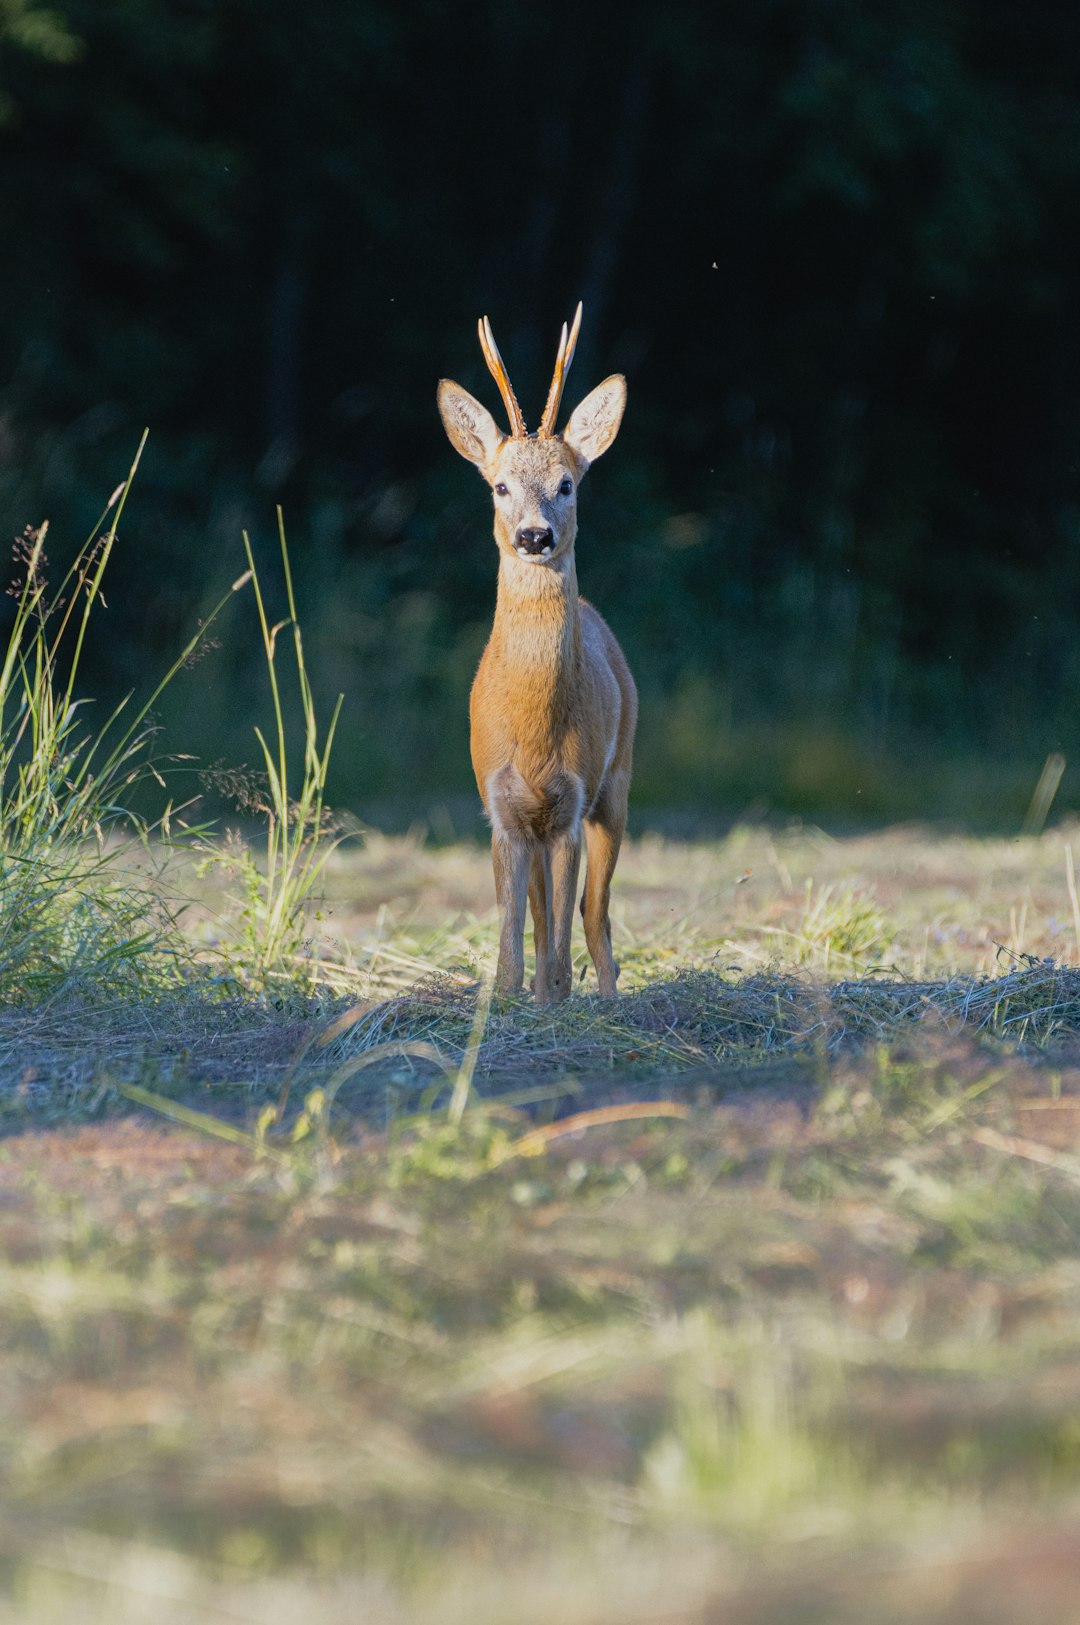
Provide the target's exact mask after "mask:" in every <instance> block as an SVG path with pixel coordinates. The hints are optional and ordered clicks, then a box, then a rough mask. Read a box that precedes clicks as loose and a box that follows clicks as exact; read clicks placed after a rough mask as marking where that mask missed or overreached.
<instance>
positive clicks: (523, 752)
mask: <svg viewBox="0 0 1080 1625" xmlns="http://www.w3.org/2000/svg"><path fill="white" fill-rule="evenodd" d="M580 325H581V306H580V304H579V305H578V308H577V313H576V315H575V317H574V323H573V327H572V328H571V330H570V333H569V335H568V334H567V330H566V326H565V324H564V325H563V330H562V337H561V340H560V342H559V352H558V356H557V358H556V362H555V373H554V376H553V378H552V380H551V388H550V390H549V391H548V398H547V405H546V406H545V407H544V415H543V417H542V419H541V421H540V427H539V428H538V429H537V431H536V433H535V434H534V435H530V434H529V432H528V430H527V429H526V427H525V420H524V418H523V417H522V415H521V408H520V407H519V406H518V403H517V397H516V396H515V394H514V391H513V389H512V387H511V384H510V379H509V377H508V376H507V372H506V368H505V367H504V365H503V362H502V357H501V356H500V355H499V352H498V349H497V348H496V345H495V339H494V337H493V335H492V332H491V325H490V323H489V322H488V319H487V317H486V316H485V317H484V318H483V320H482V321H481V322H480V347H481V349H482V350H483V352H484V359H485V361H486V362H487V364H488V367H489V369H490V371H491V373H492V375H493V377H494V379H495V381H496V383H497V384H498V386H499V393H500V394H501V396H502V398H503V404H504V405H505V407H506V410H507V413H508V415H509V418H510V433H509V435H505V434H503V433H502V432H501V431H500V430H499V429H498V427H497V426H496V424H495V420H494V418H493V417H492V416H491V413H490V412H488V411H487V410H486V408H485V407H483V406H481V404H480V402H479V401H477V400H475V399H474V398H473V396H472V395H470V394H469V393H468V391H467V390H465V389H462V387H461V385H460V384H455V383H453V382H452V381H451V380H450V379H448V378H444V379H443V380H442V381H441V383H440V384H439V412H440V414H441V416H442V421H443V426H444V427H445V429H446V432H447V434H448V435H449V437H450V443H451V445H452V446H453V447H454V448H455V450H456V451H459V452H460V453H461V455H462V456H463V457H466V458H468V460H469V462H470V463H475V465H476V467H477V468H478V469H479V470H480V472H481V474H482V475H483V476H484V478H485V480H486V481H487V483H488V484H489V485H490V486H491V488H492V491H493V493H494V499H495V540H496V542H497V544H498V548H499V585H498V596H497V601H496V606H495V624H494V625H493V627H492V629H491V636H490V638H489V639H488V643H487V647H486V649H485V650H484V653H483V657H482V658H481V661H480V666H479V669H478V670H477V673H476V678H475V681H474V682H473V686H472V694H471V696H470V700H469V716H470V722H471V749H472V762H473V771H474V773H475V774H476V782H477V785H478V786H479V790H480V797H481V800H482V801H483V803H484V810H485V812H486V813H487V816H488V819H489V821H490V823H491V832H492V834H491V856H492V864H493V867H494V870H495V892H496V896H497V898H498V904H499V915H500V930H499V965H498V970H497V973H496V979H495V986H496V989H497V990H498V991H499V992H500V993H516V992H518V991H519V990H520V988H521V985H522V982H523V980H524V974H525V949H524V935H525V899H526V897H528V900H529V904H530V906H531V908H532V918H533V940H534V944H535V948H536V980H535V982H534V989H535V993H536V1002H537V1004H548V1003H552V1002H554V1001H555V1000H558V999H565V998H566V997H567V995H568V994H569V992H570V989H571V984H572V981H573V975H572V968H571V962H570V926H571V922H572V919H573V912H574V896H575V893H576V890H577V879H578V869H579V866H580V862H581V834H582V830H583V829H584V833H585V847H586V853H587V859H588V867H587V872H586V878H585V891H584V895H583V897H582V899H581V913H582V916H583V918H584V921H585V940H586V943H587V944H588V948H589V953H590V955H591V956H592V962H593V964H594V965H595V967H596V974H597V978H598V980H599V983H600V992H601V993H602V994H604V995H605V996H607V995H611V994H613V993H614V992H615V981H616V978H617V976H618V974H619V967H618V965H617V964H616V963H615V960H614V958H613V957H612V952H611V922H610V919H609V917H608V898H609V895H610V891H611V877H612V874H613V873H614V869H615V863H616V860H617V859H618V856H619V846H620V844H621V842H622V837H623V830H624V829H625V827H626V798H627V793H628V791H629V788H630V765H631V756H632V753H633V747H634V727H635V724H636V722H637V692H636V690H635V688H634V680H633V678H632V677H631V675H630V668H629V667H628V666H627V664H626V660H625V658H624V656H623V652H622V650H621V649H620V648H619V645H618V644H617V643H616V641H615V638H614V635H613V634H612V632H611V631H610V629H609V628H608V626H607V625H606V624H605V622H604V621H603V620H602V619H601V617H600V616H599V615H598V614H597V612H596V610H595V609H593V607H592V605H591V604H588V603H586V602H585V600H584V599H583V598H579V597H578V585H577V568H576V565H575V562H574V541H575V538H576V536H577V488H578V485H579V484H580V483H581V480H582V477H583V476H584V474H585V471H586V469H587V468H588V467H589V465H590V463H594V462H595V461H596V459H597V458H598V457H599V456H601V455H602V454H603V453H604V452H605V451H607V449H608V447H609V446H610V445H611V443H612V441H613V440H614V439H615V436H616V434H617V433H618V430H619V424H620V422H621V421H622V414H623V407H624V406H625V404H626V381H625V379H623V378H622V377H620V376H618V375H614V376H612V377H611V378H605V380H604V382H603V383H602V384H598V385H597V387H596V388H595V389H594V390H593V391H592V393H591V394H589V395H586V397H585V399H584V400H583V401H582V402H581V404H580V406H578V407H577V408H576V410H575V411H574V412H572V413H571V415H570V418H569V421H568V422H567V425H566V427H565V429H564V430H563V431H562V433H561V434H558V433H556V429H555V424H556V419H557V417H558V412H559V403H560V401H561V399H562V392H563V385H564V384H565V382H566V375H567V373H568V372H569V370H570V363H571V361H572V360H573V356H574V349H575V346H576V344H577V336H578V329H579V327H580Z"/></svg>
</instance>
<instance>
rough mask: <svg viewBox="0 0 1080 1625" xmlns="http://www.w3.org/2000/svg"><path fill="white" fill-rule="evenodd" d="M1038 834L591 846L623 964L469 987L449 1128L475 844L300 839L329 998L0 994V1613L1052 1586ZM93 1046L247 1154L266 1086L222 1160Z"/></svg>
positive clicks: (976, 1609) (1054, 1547)
mask: <svg viewBox="0 0 1080 1625" xmlns="http://www.w3.org/2000/svg"><path fill="white" fill-rule="evenodd" d="M1074 841H1075V832H1074V831H1072V830H1070V829H1069V828H1064V829H1060V830H1053V831H1050V832H1048V833H1047V834H1046V835H1044V836H1042V837H1041V838H1039V839H1026V840H1024V841H1018V842H974V841H970V840H963V839H960V838H958V837H954V838H951V839H946V838H935V837H933V836H930V835H928V834H926V833H924V832H919V831H895V832H891V833H890V832H886V833H884V834H882V835H880V836H876V837H866V838H862V839H859V840H853V841H850V842H838V841H832V840H830V839H828V838H827V837H823V836H821V835H820V834H818V833H816V832H812V831H803V832H792V833H790V834H788V835H775V834H769V833H767V832H764V831H761V830H742V831H738V832H736V833H735V834H734V835H733V836H732V837H731V838H729V839H728V840H727V841H725V842H722V843H717V844H714V845H682V844H679V843H662V842H658V841H648V842H642V843H637V844H632V845H631V846H630V847H629V849H628V851H627V853H626V857H625V861H624V864H623V865H621V866H620V876H619V885H618V888H617V892H618V908H617V912H616V920H615V932H616V937H617V939H618V942H619V946H620V949H621V951H622V957H623V960H624V964H625V965H626V972H625V979H626V986H627V988H628V992H627V993H626V994H625V995H624V996H620V998H619V999H617V1000H616V1001H608V1002H605V1001H599V1000H597V999H595V998H594V997H592V996H590V995H589V994H588V993H587V991H586V992H585V993H584V994H581V993H579V994H577V995H576V996H575V998H574V999H572V1000H571V1001H570V1003H569V1004H568V1005H567V1006H565V1007H563V1008H561V1009H560V1010H557V1011H554V1012H535V1011H533V1010H532V1009H531V1007H529V1006H528V1004H527V1003H514V1002H511V1003H509V1004H503V1005H497V1006H493V1008H492V1011H491V1013H490V1016H489V1019H488V1023H487V1026H486V1029H485V1030H484V1032H483V1033H482V1035H481V1038H480V1044H479V1051H478V1054H477V1056H476V1066H475V1072H474V1083H475V1087H476V1090H477V1091H478V1094H477V1096H474V1097H473V1100H472V1102H471V1104H470V1105H469V1106H468V1108H467V1109H466V1111H465V1113H464V1116H463V1118H462V1120H461V1123H460V1125H459V1126H458V1127H457V1128H455V1127H454V1126H453V1125H452V1124H451V1123H450V1122H449V1121H448V1119H447V1116H446V1113H445V1103H446V1100H447V1095H448V1083H447V1074H446V1072H445V1071H444V1070H443V1069H441V1068H440V1067H439V1066H436V1065H434V1064H433V1063H432V1061H431V1059H430V1058H429V1056H428V1053H427V1047H431V1048H433V1049H435V1050H437V1051H438V1052H439V1053H440V1054H442V1055H443V1056H444V1057H445V1059H446V1061H447V1062H448V1064H449V1066H450V1068H451V1071H452V1069H453V1067H454V1066H455V1065H456V1064H457V1063H458V1062H459V1060H460V1058H461V1056H462V1054H463V1052H464V1051H465V1049H466V1047H467V1046H468V1044H469V1035H470V1028H471V1026H472V1011H473V1006H474V1003H475V997H476V992H475V988H476V975H477V972H478V971H481V970H483V969H484V968H485V966H486V964H487V962H488V960H489V959H490V955H491V952H492V948H493V943H494V922H493V918H492V911H491V907H490V879H489V877H488V874H487V859H486V856H485V855H484V854H482V853H479V852H477V851H476V850H475V849H473V848H464V847H461V848H449V849H444V850H441V851H440V850H433V849H430V848H426V847H424V846H423V845H422V844H420V843H418V842H417V841H400V840H399V841H392V840H387V839H383V838H379V837H376V836H374V835H371V836H369V837H368V839H367V840H366V841H365V842H364V844H363V845H362V846H361V847H360V848H359V849H358V850H357V851H355V852H352V853H349V854H345V853H340V854H338V855H336V856H335V857H334V858H333V859H332V860H331V863H330V865H329V866H328V870H327V876H328V893H329V895H328V898H327V904H326V914H327V917H326V918H325V919H324V921H323V922H322V926H321V927H320V930H322V931H324V932H332V933H334V934H335V935H336V936H337V944H336V948H335V954H336V955H337V958H336V960H335V959H334V957H333V956H332V957H331V959H330V961H329V963H330V964H331V965H332V964H333V963H335V962H336V963H338V964H339V965H340V964H341V959H340V950H341V948H342V947H343V946H344V945H345V944H351V946H352V952H353V963H352V964H351V966H347V967H344V968H342V969H339V971H338V972H337V975H338V976H339V978H341V981H340V989H341V990H340V991H339V992H338V993H336V994H335V993H334V991H333V986H332V985H330V986H325V985H324V986H323V987H322V989H321V990H320V991H318V992H316V993H308V994H307V995H304V996H303V997H301V996H300V995H297V996H295V997H292V998H280V997H279V998H278V999H277V1001H276V1003H275V1002H274V1001H268V1000H265V999H264V1000H256V999H253V998H251V997H246V998H242V997H239V996H233V997H231V998H225V997H222V996H221V995H220V994H217V995H215V996H214V997H212V998H207V997H206V996H205V994H204V993H203V992H200V990H199V988H198V987H197V986H196V987H192V988H191V989H190V990H189V991H188V993H187V994H186V995H185V994H183V993H182V992H181V993H177V994H173V995H171V996H170V997H169V998H168V999H159V1000H157V1001H154V1000H147V999H141V1000H134V1001H131V1002H130V1003H128V1004H127V1005H118V1004H116V1003H113V1004H112V1005H110V1006H107V1007H105V1008H98V1009H96V1010H95V1009H94V1008H93V1007H92V1006H88V1005H87V1004H86V1003H84V1002H79V1000H78V999H77V998H75V997H73V996H72V995H66V996H65V997H64V998H62V999H59V1000H56V1001H54V1002H53V1003H52V1004H51V1005H49V1004H47V1005H45V1006H44V1007H39V1008H38V1009H36V1010H35V1011H33V1012H19V1011H11V1010H7V1011H3V1012H0V1056H2V1057H3V1059H4V1073H5V1076H6V1077H7V1078H9V1079H10V1080H11V1084H10V1086H9V1088H8V1089H7V1090H6V1091H5V1094H4V1106H5V1110H6V1115H7V1119H8V1122H9V1124H10V1125H11V1127H13V1128H15V1127H18V1126H20V1125H22V1126H26V1127H30V1126H34V1125H36V1126H38V1128H39V1129H40V1127H41V1126H43V1125H45V1124H50V1125H52V1126H51V1127H49V1128H48V1130H47V1132H44V1133H42V1132H38V1133H37V1134H35V1135H23V1136H19V1137H12V1138H9V1139H8V1140H7V1141H6V1143H5V1145H4V1146H3V1148H2V1149H0V1297H2V1301H3V1303H4V1315H3V1317H2V1320H0V1387H2V1389H3V1392H4V1393H5V1396H6V1399H5V1405H4V1407H3V1412H2V1416H0V1457H2V1459H3V1461H4V1463H5V1482H6V1497H5V1509H4V1518H3V1522H2V1524H0V1553H2V1555H3V1568H2V1570H0V1573H2V1580H3V1584H2V1588H0V1592H2V1595H3V1596H4V1597H6V1604H5V1606H6V1608H7V1615H6V1617H8V1618H10V1619H12V1620H13V1621H15V1620H18V1621H19V1622H20V1625H22V1622H23V1621H26V1622H29V1625H38V1622H46V1621H47V1622H50V1625H51V1622H52V1621H54V1620H61V1619H67V1618H71V1617H72V1616H73V1612H76V1613H82V1614H85V1613H86V1612H87V1610H92V1611H96V1613H97V1614H98V1615H102V1616H104V1617H108V1618H109V1619H110V1620H116V1621H118V1622H120V1625H127V1622H129V1621H130V1622H136V1621H139V1622H141V1621H143V1620H149V1619H150V1618H151V1617H153V1619H154V1621H155V1622H156V1625H173V1622H177V1625H178V1622H181V1621H183V1622H185V1625H186V1622H187V1621H189V1620H190V1621H194V1620H205V1619H211V1620H212V1619H215V1618H219V1617H220V1618H222V1619H225V1618H239V1619H253V1620H254V1619H259V1620H260V1621H266V1622H268V1625H278V1622H280V1625H286V1622H291V1621H292V1620H294V1619H295V1618H296V1617H298V1615H299V1614H301V1613H310V1612H311V1611H312V1610H313V1609H315V1610H317V1611H318V1613H319V1616H320V1618H324V1619H326V1620H328V1621H330V1622H331V1625H334V1622H336V1621H338V1620H340V1621H342V1622H344V1621H346V1620H349V1621H351V1620H353V1619H355V1618H358V1617H361V1618H364V1619H365V1620H368V1619H370V1620H373V1621H377V1622H381V1621H386V1622H388V1625H398V1622H404V1621H410V1622H412V1621H420V1622H421V1625H422V1622H425V1621H432V1622H434V1621H435V1620H439V1621H440V1622H441V1621H449V1622H451V1625H453V1622H455V1621H458V1620H460V1621H461V1622H462V1625H465V1622H469V1625H472V1622H474V1621H480V1622H486V1621H490V1622H491V1625H496V1622H501V1621H503V1620H508V1619H513V1620H514V1621H515V1625H532V1622H533V1621H535V1622H536V1625H541V1622H546V1621H548V1620H550V1619H551V1618H554V1617H558V1618H560V1619H567V1620H571V1621H581V1622H595V1625H601V1622H609V1621H610V1622H612V1625H613V1622H614V1621H616V1620H619V1621H623V1620H641V1621H651V1620H658V1619H661V1618H665V1619H667V1618H672V1617H674V1618H680V1619H681V1618H686V1619H692V1620H711V1619H717V1620H720V1619H723V1620H724V1621H729V1620H734V1621H736V1622H739V1621H746V1622H748V1625H751V1622H752V1625H786V1622H788V1621H791V1622H795V1621H798V1622H799V1625H805V1622H806V1621H807V1620H811V1621H821V1622H822V1625H825V1622H826V1621H827V1622H830V1625H832V1622H834V1621H840V1622H846V1621H851V1622H852V1625H854V1622H855V1621H862V1620H865V1619H866V1618H867V1617H868V1609H869V1611H870V1613H871V1614H872V1617H873V1618H874V1619H875V1621H877V1620H884V1621H896V1622H900V1621H905V1622H907V1621H915V1620H920V1621H922V1620H932V1621H941V1622H947V1625H970V1622H977V1625H980V1622H986V1625H1028V1622H1029V1621H1031V1620H1033V1619H1035V1618H1037V1619H1039V1621H1040V1622H1043V1621H1045V1622H1047V1625H1056V1622H1058V1621H1060V1622H1062V1625H1064V1622H1066V1621H1070V1620H1071V1619H1072V1618H1073V1617H1074V1613H1075V1598H1076V1595H1077V1588H1078V1587H1080V1558H1078V1555H1077V1554H1078V1553H1080V1521H1078V1519H1080V1513H1078V1502H1077V1490H1078V1485H1080V1435H1078V1433H1077V1428H1076V1415H1077V1412H1078V1408H1080V1365H1078V1363H1077V1359H1076V1348H1077V1346H1078V1341H1080V1272H1078V1270H1077V1265H1076V1258H1077V1239H1078V1237H1080V1065H1078V1058H1080V972H1078V971H1076V970H1074V969H1071V968H1069V962H1071V963H1072V964H1075V962H1076V960H1077V958H1078V957H1080V956H1078V953H1077V940H1076V930H1077V924H1078V922H1077V918H1076V915H1075V914H1074V912H1073V896H1074V893H1075V882H1073V886H1072V890H1071V889H1070V879H1069V876H1070V869H1069V866H1068V863H1067V857H1066V854H1067V852H1071V845H1072V843H1073V842H1074ZM214 906H215V898H214V896H213V895H211V896H210V897H209V898H207V897H204V898H203V899H202V901H201V903H200V904H198V905H196V904H195V903H194V902H193V903H192V905H191V908H190V910H189V914H188V915H185V916H183V918H185V919H186V920H187V921H188V929H189V931H190V934H191V936H190V940H191V942H192V944H193V946H194V947H195V948H196V951H197V948H198V943H199V942H200V940H203V939H204V936H205V933H206V932H207V931H212V930H213V929H214ZM316 923H317V922H316ZM323 945H324V949H326V948H328V947H329V944H328V943H327V942H326V941H325V940H324V944H323ZM346 972H347V974H346ZM331 983H332V978H331ZM585 987H586V989H587V987H588V982H587V981H586V983H585ZM379 1046H382V1048H381V1050H380V1049H379ZM410 1046H411V1047H410ZM377 1051H378V1053H376V1052H377ZM365 1055H367V1056H368V1058H369V1059H370V1062H371V1064H370V1065H366V1066H362V1067H360V1068H359V1070H354V1071H349V1070H348V1069H349V1067H350V1066H351V1064H352V1062H353V1061H357V1060H363V1059H364V1057H365ZM335 1076H340V1077H342V1079H343V1080H344V1081H343V1082H342V1084H341V1087H340V1088H336V1089H335V1088H333V1087H332V1080H333V1078H334V1077H335ZM125 1080H127V1081H128V1082H130V1083H132V1084H136V1085H138V1086H139V1087H141V1088H143V1089H148V1090H149V1091H151V1093H152V1094H155V1095H157V1096H158V1097H159V1098H160V1099H161V1100H162V1101H163V1102H164V1103H165V1104H166V1105H167V1104H168V1103H169V1102H170V1101H171V1102H174V1103H176V1104H177V1105H178V1106H180V1107H182V1108H184V1109H187V1110H190V1109H197V1110H199V1111H202V1112H205V1113H209V1114H211V1115H212V1116H213V1117H216V1118H218V1119H219V1120H221V1121H223V1122H228V1123H230V1124H232V1125H235V1126H238V1127H239V1128H240V1129H241V1133H240V1135H239V1138H240V1139H241V1140H242V1139H243V1138H244V1135H245V1134H249V1133H250V1131H251V1129H252V1128H253V1127H254V1125H255V1123H256V1120H257V1118H258V1115H259V1113H260V1112H261V1111H262V1108H263V1107H264V1105H266V1104H267V1103H273V1102H274V1101H276V1100H278V1098H279V1096H280V1094H281V1090H282V1084H283V1082H284V1081H285V1080H291V1095H290V1099H289V1103H288V1106H287V1110H286V1116H285V1120H284V1123H283V1125H282V1128H281V1129H276V1128H273V1127H271V1128H270V1131H269V1133H268V1134H267V1133H265V1132H264V1133H263V1136H262V1139H261V1141H260V1138H259V1136H258V1135H257V1134H255V1135H252V1136H251V1137H250V1138H249V1139H248V1140H247V1143H246V1144H233V1143H227V1142H226V1141H224V1140H222V1139H220V1138H218V1137H216V1136H214V1135H210V1134H198V1133H193V1132H192V1131H191V1130H190V1129H177V1128H174V1127H171V1126H169V1125H168V1124H166V1123H165V1121H164V1119H163V1118H162V1117H161V1116H157V1117H149V1118H148V1117H146V1116H143V1117H141V1118H135V1117H132V1116H131V1115H126V1116H124V1117H123V1118H118V1113H124V1112H126V1111H127V1107H126V1105H125V1101H124V1098H123V1096H122V1095H121V1094H119V1093H118V1089H117V1085H118V1084H119V1085H124V1083H125ZM331 1096H332V1097H333V1098H332V1099H331V1098H330V1097H331ZM649 1101H652V1102H658V1103H660V1104H659V1105H657V1107H656V1115H655V1116H652V1117H650V1116H648V1115H646V1116H645V1117H644V1118H641V1117H636V1118H633V1119H630V1120H626V1121H621V1122H620V1121H616V1122H610V1121H609V1122H604V1121H599V1122H597V1121H596V1119H595V1118H586V1117H581V1118H580V1119H579V1120H578V1121H577V1122H576V1123H575V1114H577V1113H580V1112H585V1111H588V1110H590V1109H591V1108H594V1107H596V1106H597V1105H598V1104H600V1103H611V1102H616V1103H618V1102H622V1103H624V1104H625V1105H634V1106H635V1107H636V1106H639V1105H642V1104H644V1103H647V1102H649ZM665 1102H666V1103H668V1105H669V1106H670V1107H671V1108H673V1109H674V1108H675V1107H677V1108H678V1110H679V1111H680V1112H682V1113H683V1115H682V1116H678V1115H671V1112H670V1111H665V1115H663V1116H661V1115H660V1110H661V1109H662V1107H663V1105H664V1103H665ZM305 1119H306V1120H305ZM590 1122H591V1123H594V1125H595V1126H586V1125H587V1124H588V1123H590ZM538 1128H539V1129H541V1130H542V1131H543V1132H542V1133H540V1134H538V1133H537V1132H536V1131H537V1129H538ZM260 1143H261V1144H262V1145H263V1146H264V1147H265V1148H266V1151H267V1152H268V1153H272V1154H268V1155H263V1156H261V1157H260V1156H259V1154H258V1146H259V1144H260ZM868 1598H871V1599H872V1602H870V1603H868V1600H867V1599H868ZM4 1617H5V1615H4V1614H3V1613H2V1612H0V1618H4Z"/></svg>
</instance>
